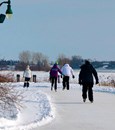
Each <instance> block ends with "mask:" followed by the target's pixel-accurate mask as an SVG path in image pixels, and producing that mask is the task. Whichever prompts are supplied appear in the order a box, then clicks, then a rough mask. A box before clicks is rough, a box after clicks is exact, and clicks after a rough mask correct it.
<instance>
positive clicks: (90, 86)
mask: <svg viewBox="0 0 115 130" xmlns="http://www.w3.org/2000/svg"><path fill="white" fill-rule="evenodd" d="M92 88H93V84H89V87H88V98H89V101H90V102H93V90H92Z"/></svg>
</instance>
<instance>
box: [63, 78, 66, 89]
mask: <svg viewBox="0 0 115 130" xmlns="http://www.w3.org/2000/svg"><path fill="white" fill-rule="evenodd" d="M65 87H66V76H64V77H63V90H64V89H65Z"/></svg>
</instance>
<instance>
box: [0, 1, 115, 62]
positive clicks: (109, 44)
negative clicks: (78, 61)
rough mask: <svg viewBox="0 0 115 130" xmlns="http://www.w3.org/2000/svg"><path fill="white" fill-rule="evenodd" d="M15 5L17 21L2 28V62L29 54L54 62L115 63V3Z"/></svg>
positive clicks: (78, 2)
mask: <svg viewBox="0 0 115 130" xmlns="http://www.w3.org/2000/svg"><path fill="white" fill-rule="evenodd" d="M0 2H2V0H0ZM11 2H12V10H13V17H12V19H10V20H8V19H6V20H5V22H4V23H3V24H0V58H5V59H16V60H18V56H19V53H20V52H22V51H26V50H29V51H31V52H41V53H43V54H44V55H47V56H48V57H49V59H50V60H54V61H55V59H56V58H57V57H58V56H59V55H60V54H65V55H66V56H68V57H71V56H73V55H79V56H82V57H83V58H91V59H96V60H115V54H114V52H115V0H11ZM5 10H6V5H2V7H0V13H4V12H5Z"/></svg>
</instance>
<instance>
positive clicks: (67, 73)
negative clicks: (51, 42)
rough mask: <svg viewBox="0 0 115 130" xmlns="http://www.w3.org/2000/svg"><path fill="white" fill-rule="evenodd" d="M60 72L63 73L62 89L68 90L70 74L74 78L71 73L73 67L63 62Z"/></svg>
mask: <svg viewBox="0 0 115 130" xmlns="http://www.w3.org/2000/svg"><path fill="white" fill-rule="evenodd" d="M61 71H62V73H63V74H64V76H63V90H64V89H65V88H66V89H67V90H69V86H70V85H69V80H70V76H72V77H73V78H75V76H74V74H73V69H72V68H71V67H70V65H69V64H65V65H64V66H63V67H62V68H61Z"/></svg>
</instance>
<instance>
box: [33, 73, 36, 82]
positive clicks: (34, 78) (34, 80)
mask: <svg viewBox="0 0 115 130" xmlns="http://www.w3.org/2000/svg"><path fill="white" fill-rule="evenodd" d="M33 82H35V83H36V75H33Z"/></svg>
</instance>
